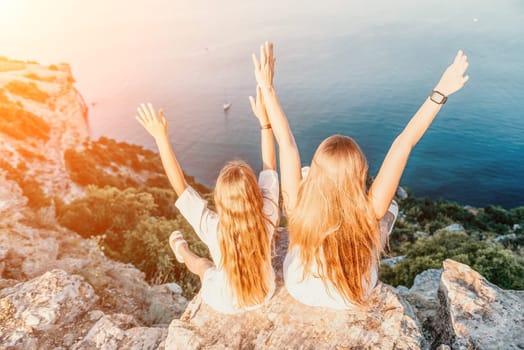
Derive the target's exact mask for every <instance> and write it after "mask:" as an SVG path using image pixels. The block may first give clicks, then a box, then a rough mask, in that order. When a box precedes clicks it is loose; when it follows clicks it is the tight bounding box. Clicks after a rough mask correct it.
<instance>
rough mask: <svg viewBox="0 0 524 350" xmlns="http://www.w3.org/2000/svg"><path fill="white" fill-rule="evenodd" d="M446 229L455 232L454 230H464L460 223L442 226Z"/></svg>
mask: <svg viewBox="0 0 524 350" xmlns="http://www.w3.org/2000/svg"><path fill="white" fill-rule="evenodd" d="M443 229H444V230H446V231H450V232H455V231H464V226H462V225H461V224H451V225H449V226H446V227H444V228H443Z"/></svg>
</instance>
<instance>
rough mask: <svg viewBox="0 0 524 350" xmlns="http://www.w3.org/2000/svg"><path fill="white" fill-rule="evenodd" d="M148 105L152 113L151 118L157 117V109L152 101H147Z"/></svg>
mask: <svg viewBox="0 0 524 350" xmlns="http://www.w3.org/2000/svg"><path fill="white" fill-rule="evenodd" d="M147 107H148V108H149V113H151V118H154V119H156V114H155V110H154V109H153V105H152V104H151V102H148V103H147Z"/></svg>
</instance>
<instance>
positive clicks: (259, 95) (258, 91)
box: [257, 85, 263, 105]
mask: <svg viewBox="0 0 524 350" xmlns="http://www.w3.org/2000/svg"><path fill="white" fill-rule="evenodd" d="M257 102H258V104H259V105H262V103H263V102H262V88H260V86H258V85H257Z"/></svg>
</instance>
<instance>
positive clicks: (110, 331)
mask: <svg viewBox="0 0 524 350" xmlns="http://www.w3.org/2000/svg"><path fill="white" fill-rule="evenodd" d="M166 333H167V331H166V329H165V328H147V327H140V326H139V324H138V322H137V321H136V320H135V319H134V318H133V317H132V316H129V315H125V314H114V315H110V316H107V315H104V316H102V317H101V318H100V319H99V320H98V321H97V322H96V323H95V324H94V326H93V327H92V328H91V329H90V330H89V332H88V333H87V335H86V336H85V337H84V338H83V339H82V340H81V341H79V342H77V343H75V344H74V345H73V346H72V347H71V350H88V349H104V350H119V349H128V350H154V349H158V346H159V344H160V343H161V342H162V341H163V340H164V339H165V337H166Z"/></svg>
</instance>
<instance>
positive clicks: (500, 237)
mask: <svg viewBox="0 0 524 350" xmlns="http://www.w3.org/2000/svg"><path fill="white" fill-rule="evenodd" d="M516 238H517V235H516V234H515V233H508V234H507V235H502V236H497V237H495V238H494V239H493V240H494V241H495V242H501V241H505V240H507V239H516Z"/></svg>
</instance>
